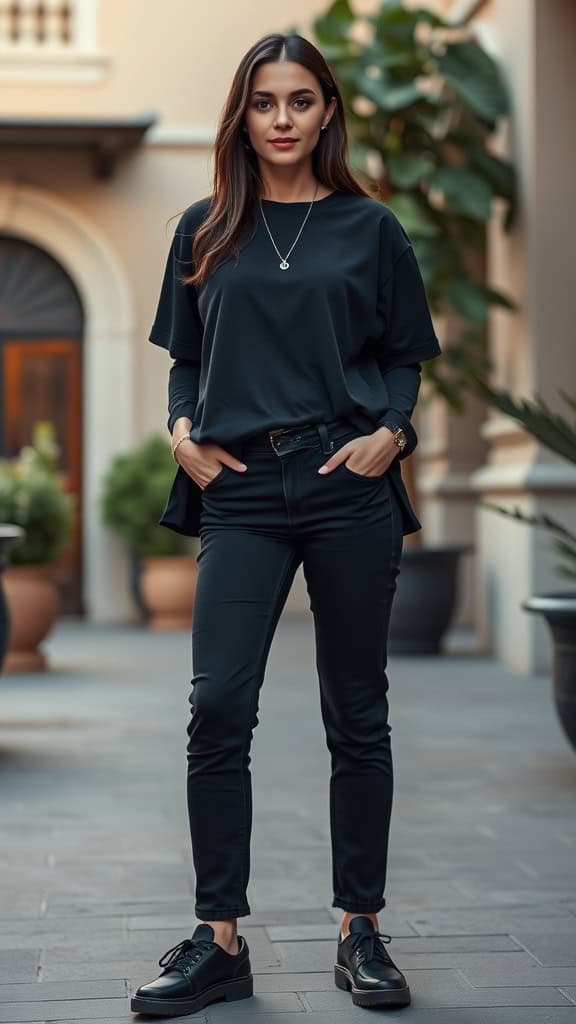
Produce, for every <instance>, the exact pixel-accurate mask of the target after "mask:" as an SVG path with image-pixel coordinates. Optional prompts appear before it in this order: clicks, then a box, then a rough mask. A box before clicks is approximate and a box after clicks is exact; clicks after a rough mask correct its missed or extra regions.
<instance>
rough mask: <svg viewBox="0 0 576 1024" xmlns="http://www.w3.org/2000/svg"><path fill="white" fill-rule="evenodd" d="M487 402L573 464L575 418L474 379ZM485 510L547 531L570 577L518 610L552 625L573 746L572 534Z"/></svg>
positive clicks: (575, 635) (575, 561)
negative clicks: (564, 586) (564, 585)
mask: <svg viewBox="0 0 576 1024" xmlns="http://www.w3.org/2000/svg"><path fill="white" fill-rule="evenodd" d="M477 387H478V390H479V392H480V393H481V394H482V395H483V397H484V398H485V400H486V401H487V402H488V403H489V404H490V405H492V406H493V407H494V408H496V409H499V410H500V412H503V413H505V414H506V415H507V416H511V417H512V418H513V419H516V420H517V421H518V422H519V423H521V424H522V426H523V427H524V429H525V430H526V431H527V432H528V433H529V434H531V435H532V437H535V438H536V439H537V440H538V441H540V443H541V444H543V445H544V446H545V447H546V448H548V449H549V450H550V451H552V452H555V453H556V455H559V456H560V457H561V458H563V459H566V460H567V461H568V462H571V463H572V464H576V421H575V422H574V423H571V422H570V421H569V420H568V419H566V417H564V416H561V415H559V414H558V413H555V412H553V411H552V410H551V409H550V407H549V406H548V404H547V403H546V402H545V401H544V400H543V399H542V398H541V397H539V396H536V399H535V400H534V401H528V400H526V399H523V400H520V401H518V400H516V399H514V398H513V397H512V396H511V395H510V394H509V393H508V392H507V391H504V390H499V389H496V388H491V387H490V386H489V385H487V384H486V382H485V381H481V380H479V381H478V382H477ZM558 394H559V395H560V397H561V398H562V400H563V401H564V402H565V403H566V404H567V405H568V407H569V409H571V411H572V412H576V396H570V395H568V394H566V393H565V392H564V391H559V392H558ZM480 504H481V506H482V507H483V508H488V509H491V510H492V511H495V512H498V513H500V514H501V515H504V516H509V517H510V518H512V519H517V520H518V521H519V522H522V523H527V524H530V525H532V526H536V527H537V528H541V529H544V530H546V531H547V532H548V533H550V534H551V536H552V542H551V548H552V550H553V552H554V553H555V554H556V555H557V556H558V558H559V561H558V562H557V563H556V566H555V569H556V572H557V574H558V576H560V577H562V578H563V579H567V580H570V581H571V584H572V586H571V588H570V589H567V590H560V591H554V592H549V593H545V594H534V595H532V596H531V597H527V598H526V599H525V600H524V601H523V602H522V606H521V607H522V608H523V609H524V610H525V611H528V612H535V613H537V614H540V615H542V616H543V617H544V619H545V621H546V622H547V623H548V626H549V627H550V633H551V637H552V644H553V670H552V672H553V687H554V703H555V706H556V711H557V713H558V717H559V719H560V723H561V725H562V727H563V729H564V732H565V734H566V736H567V737H568V740H569V741H570V743H571V744H572V746H573V747H576V534H575V533H572V531H571V530H569V529H568V528H567V527H566V526H564V525H563V524H562V523H560V522H558V521H557V520H556V519H554V518H553V517H552V516H549V515H547V514H545V513H543V514H540V515H528V514H527V513H525V512H522V510H521V509H520V508H518V506H514V508H513V509H508V508H505V507H504V506H502V505H497V504H495V503H493V502H487V501H483V502H480Z"/></svg>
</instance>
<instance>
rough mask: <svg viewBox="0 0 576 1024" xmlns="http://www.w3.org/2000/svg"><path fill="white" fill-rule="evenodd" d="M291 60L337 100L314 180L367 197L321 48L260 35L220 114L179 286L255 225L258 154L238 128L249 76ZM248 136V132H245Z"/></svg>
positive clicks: (232, 248) (316, 155)
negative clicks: (190, 268)
mask: <svg viewBox="0 0 576 1024" xmlns="http://www.w3.org/2000/svg"><path fill="white" fill-rule="evenodd" d="M280 59H283V60H291V61H294V62H295V63H297V64H301V65H302V66H303V67H305V68H307V69H308V71H311V72H312V74H313V75H315V76H316V78H317V80H318V83H319V85H320V88H321V89H322V95H323V97H324V102H325V104H326V105H328V103H329V102H330V99H331V98H332V96H334V97H335V99H336V106H335V109H334V113H333V115H332V117H331V120H330V127H329V129H328V131H326V132H321V134H320V139H319V141H318V144H317V146H316V148H315V149H314V151H313V153H312V166H313V171H314V174H315V176H316V178H317V179H318V180H319V181H320V182H321V184H322V185H325V186H326V187H327V188H330V189H339V190H342V191H345V192H355V193H357V194H359V195H370V193H368V192H367V191H366V190H365V189H364V188H363V187H362V185H360V184H359V182H358V181H356V179H355V178H354V176H353V175H352V173H351V171H350V169H349V167H348V164H347V159H346V158H347V150H348V140H347V135H346V122H345V115H344V105H343V103H342V97H341V95H340V92H339V90H338V87H337V85H336V82H335V81H334V78H333V76H332V73H331V71H330V68H329V67H328V65H327V63H326V61H325V60H324V57H323V56H322V54H321V53H320V51H319V50H318V49H317V48H316V47H315V46H314V45H313V44H312V43H310V42H309V41H308V40H307V39H304V37H303V36H300V35H296V34H294V33H292V34H290V35H282V34H280V33H273V34H271V35H266V36H262V38H261V39H259V40H258V41H257V42H256V43H254V45H253V46H252V47H251V48H250V49H249V50H248V51H247V53H246V54H245V55H244V57H243V58H242V60H241V61H240V64H239V65H238V68H237V70H236V73H235V75H234V78H233V81H232V85H231V87H230V91H229V93H228V97H227V99H226V103H225V105H224V108H223V110H222V113H221V115H220V120H219V123H218V131H217V135H216V142H215V145H214V165H215V166H214V186H213V192H212V195H211V197H210V208H209V212H208V214H207V216H206V217H205V218H204V220H203V221H202V224H201V225H200V227H199V228H198V229H197V231H196V232H195V237H194V244H193V252H192V259H193V262H194V273H193V274H191V275H188V277H184V276H183V277H182V279H181V280H182V283H183V284H194V285H199V284H202V282H203V281H204V280H205V279H206V277H208V275H209V274H210V272H211V271H212V270H213V269H214V268H215V267H216V266H218V265H219V264H220V263H222V262H224V261H225V260H226V259H228V258H229V257H230V255H231V254H234V255H235V256H236V257H238V255H239V251H240V247H241V243H242V242H244V243H245V242H246V241H247V240H249V238H246V235H245V232H246V230H247V229H250V228H252V230H253V231H255V229H256V219H255V217H254V208H255V204H256V201H257V199H258V196H259V195H260V193H261V190H262V180H261V176H260V174H259V169H258V162H257V158H256V154H255V152H254V150H253V149H252V147H251V146H249V147H248V148H247V146H246V143H245V133H243V132H242V124H243V118H244V112H245V110H246V107H247V105H248V101H249V97H250V91H251V82H252V76H253V74H254V72H255V70H256V69H257V68H258V67H259V65H260V64H263V63H265V62H269V61H277V60H280ZM246 139H247V136H246Z"/></svg>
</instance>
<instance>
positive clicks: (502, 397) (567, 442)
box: [474, 380, 576, 463]
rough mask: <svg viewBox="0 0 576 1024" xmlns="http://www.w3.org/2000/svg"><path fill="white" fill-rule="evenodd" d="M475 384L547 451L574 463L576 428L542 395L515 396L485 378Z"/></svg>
mask: <svg viewBox="0 0 576 1024" xmlns="http://www.w3.org/2000/svg"><path fill="white" fill-rule="evenodd" d="M474 384H475V390H477V391H478V392H479V394H480V395H481V396H482V397H483V398H484V399H485V401H487V402H488V403H489V404H490V405H492V406H493V407H494V408H496V409H499V410H500V412H503V413H504V414H505V415H506V416H511V417H512V419H516V420H518V422H519V423H521V424H522V426H523V427H524V429H525V430H526V431H527V432H528V433H529V434H531V435H532V436H533V437H535V438H536V439H537V440H538V441H540V442H541V443H542V444H543V445H544V446H545V447H546V448H549V449H550V451H553V452H555V453H556V454H557V455H560V456H561V457H562V458H565V459H568V461H569V462H573V463H576V427H575V426H573V425H572V424H571V423H569V422H568V420H566V419H565V418H564V417H563V416H561V415H559V414H558V413H555V412H553V411H552V409H551V408H550V407H549V405H548V403H547V402H545V401H544V399H543V398H541V397H539V396H537V397H536V400H535V401H531V400H528V399H515V398H513V397H512V395H510V394H509V393H508V392H507V391H503V390H499V389H497V388H493V387H491V386H490V385H489V384H487V383H486V381H483V380H475V382H474Z"/></svg>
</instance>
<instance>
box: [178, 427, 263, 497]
mask: <svg viewBox="0 0 576 1024" xmlns="http://www.w3.org/2000/svg"><path fill="white" fill-rule="evenodd" d="M175 440H177V438H175ZM174 457H175V459H176V461H177V462H178V465H179V466H182V469H183V470H184V472H185V473H187V474H188V476H189V477H191V478H192V480H194V482H195V483H197V484H198V486H199V487H201V488H202V490H204V488H205V487H207V485H208V484H209V483H210V481H211V480H213V479H214V477H215V476H217V475H218V473H219V472H220V470H221V469H222V464H223V463H225V464H226V465H227V466H229V467H230V469H234V470H236V471H238V472H244V470H246V469H247V466H246V465H245V464H244V463H243V462H240V461H239V460H238V459H235V458H234V456H233V455H230V452H227V451H226V449H225V448H222V447H221V446H220V445H219V444H213V443H208V444H197V443H196V441H192V440H191V439H190V438H187V439H186V441H182V444H179V445H178V448H177V449H176V453H175V456H174Z"/></svg>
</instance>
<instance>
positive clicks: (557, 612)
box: [521, 592, 576, 748]
mask: <svg viewBox="0 0 576 1024" xmlns="http://www.w3.org/2000/svg"><path fill="white" fill-rule="evenodd" d="M521 607H522V608H523V609H524V610H525V611H527V612H539V613H540V614H541V615H543V616H544V618H545V619H546V622H547V623H548V625H549V627H550V633H551V635H552V644H553V668H552V683H553V688H554V703H555V705H556V711H557V713H558V718H559V719H560V724H561V725H562V728H563V729H564V732H565V734H566V736H567V738H568V740H569V742H570V744H571V745H572V746H573V747H575V748H576V593H569V592H564V593H562V592H559V593H551V594H534V596H533V597H528V598H526V600H525V601H523V602H522V605H521Z"/></svg>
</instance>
